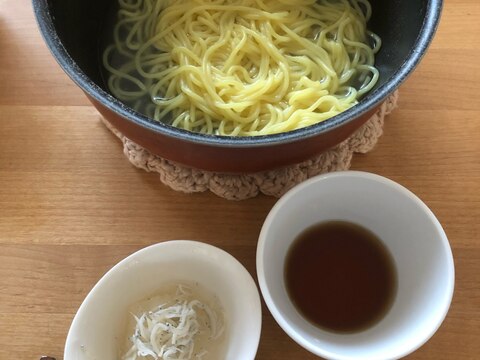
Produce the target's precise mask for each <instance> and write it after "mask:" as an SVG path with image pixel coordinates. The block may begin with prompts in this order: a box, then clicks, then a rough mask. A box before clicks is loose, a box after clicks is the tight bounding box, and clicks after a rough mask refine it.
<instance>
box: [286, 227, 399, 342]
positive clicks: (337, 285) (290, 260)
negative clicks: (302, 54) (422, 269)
mask: <svg viewBox="0 0 480 360" xmlns="http://www.w3.org/2000/svg"><path fill="white" fill-rule="evenodd" d="M285 284H286V288H287V292H288V294H289V296H290V298H291V300H292V302H293V304H294V305H295V307H296V308H297V310H298V311H299V312H300V313H301V314H302V315H303V316H304V317H305V318H306V319H307V320H308V321H310V322H311V323H312V324H314V325H316V326H317V327H319V328H322V329H324V330H328V331H333V332H337V333H353V332H358V331H362V330H365V329H367V328H369V327H371V326H372V325H374V324H375V323H377V322H378V321H380V320H381V319H382V318H383V317H384V316H385V315H386V313H387V312H388V310H389V309H390V307H391V305H392V303H393V299H394V297H395V294H396V290H397V274H396V269H395V265H394V263H393V258H392V256H391V255H390V253H389V252H388V250H387V248H386V247H385V246H384V245H383V243H382V242H381V240H380V239H379V238H378V237H377V236H376V235H375V234H373V233H372V232H371V231H369V230H367V229H365V228H363V227H361V226H359V225H356V224H353V223H350V222H345V221H328V222H323V223H320V224H317V225H314V226H312V227H310V228H308V229H307V230H305V231H304V232H303V233H301V234H300V235H299V236H298V237H297V239H295V241H294V242H293V244H292V245H291V246H290V249H289V251H288V254H287V258H286V262H285Z"/></svg>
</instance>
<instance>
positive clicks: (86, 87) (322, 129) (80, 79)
mask: <svg viewBox="0 0 480 360" xmlns="http://www.w3.org/2000/svg"><path fill="white" fill-rule="evenodd" d="M32 3H33V9H34V13H35V17H36V20H37V24H38V26H39V28H40V30H41V31H40V32H41V34H42V36H43V38H44V40H45V42H46V44H47V46H48V48H49V50H50V52H51V53H52V55H53V56H54V58H55V59H56V61H57V63H58V64H59V65H60V67H61V68H62V69H63V70H64V71H65V73H67V75H68V76H69V77H70V78H71V79H72V80H73V81H74V82H75V83H76V84H77V85H78V86H79V87H80V88H81V89H82V90H83V91H84V92H85V93H87V94H88V95H89V96H91V97H92V98H93V99H94V100H95V101H97V102H99V103H100V104H102V105H103V106H105V107H106V108H108V109H109V110H110V111H112V112H114V113H116V114H119V115H120V116H121V117H123V118H124V119H126V120H127V121H129V122H131V123H134V124H136V125H139V126H140V127H142V128H144V129H146V130H148V131H151V132H154V133H156V134H159V135H163V136H168V137H170V138H179V139H181V140H183V141H187V142H190V143H196V144H201V145H210V146H216V147H240V148H241V147H263V146H270V145H276V144H285V143H291V142H296V141H299V140H303V139H305V138H311V137H314V136H317V135H318V134H320V133H327V132H329V131H331V130H334V129H336V128H338V127H340V126H343V125H344V124H346V123H349V122H351V121H353V120H354V119H356V118H358V117H361V116H363V115H365V114H367V113H368V112H369V111H371V110H372V109H374V108H375V107H376V106H378V105H379V104H380V103H381V102H383V101H384V100H385V99H386V98H387V96H388V95H389V94H391V93H392V92H393V91H395V89H397V88H398V87H399V86H400V85H401V84H402V83H403V82H404V81H405V79H406V78H407V77H408V76H409V75H410V74H411V73H412V71H413V70H414V69H415V68H416V66H417V65H418V63H419V62H420V60H421V59H422V58H423V56H424V55H425V53H426V50H427V48H428V46H429V45H430V43H431V41H432V39H433V37H434V35H435V32H436V30H437V27H438V24H439V22H440V16H441V12H442V7H443V0H428V4H427V8H426V15H425V18H424V21H423V24H422V27H421V29H420V32H419V34H420V35H419V36H418V37H417V39H416V41H415V44H414V47H413V50H411V51H410V53H409V55H408V57H407V60H406V61H405V62H404V63H403V64H402V65H401V66H400V67H399V68H398V69H397V71H396V72H395V73H394V74H393V75H392V76H391V77H390V78H389V79H388V80H387V81H386V82H385V83H384V84H383V85H382V86H380V87H379V88H378V89H375V90H373V91H371V92H369V93H368V94H367V96H366V97H365V98H364V99H362V100H361V101H360V103H359V104H357V105H355V106H353V107H351V108H350V109H348V110H346V111H344V112H342V113H340V114H338V115H336V116H334V117H331V118H329V119H327V120H325V121H323V122H320V123H318V124H314V125H310V126H307V127H304V128H301V129H297V130H292V131H288V132H284V133H279V134H271V135H261V136H245V137H232V136H222V135H210V134H200V133H195V132H191V131H187V130H184V129H180V128H176V127H173V126H170V125H167V124H164V123H161V122H157V121H154V120H152V119H150V118H148V117H146V116H145V115H143V114H140V113H138V112H136V111H135V110H133V109H131V108H130V107H128V106H126V105H125V104H123V103H122V102H121V101H120V100H118V99H117V98H115V97H114V96H113V95H111V94H110V93H108V92H107V91H105V90H103V89H102V88H101V87H100V86H99V85H97V84H96V83H94V82H93V81H92V80H90V79H89V78H88V76H87V75H86V74H85V73H84V72H83V71H82V70H81V69H80V67H79V66H78V65H77V63H76V62H75V61H74V59H73V58H71V57H70V55H69V53H68V52H67V50H66V48H65V47H64V46H63V44H62V42H61V40H60V38H59V37H58V35H57V33H56V31H55V27H54V25H53V20H52V17H51V14H50V10H49V0H32Z"/></svg>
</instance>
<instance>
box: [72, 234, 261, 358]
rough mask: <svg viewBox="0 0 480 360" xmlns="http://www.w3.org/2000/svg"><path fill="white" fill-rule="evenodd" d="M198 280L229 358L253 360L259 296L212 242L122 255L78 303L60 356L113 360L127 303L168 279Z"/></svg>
mask: <svg viewBox="0 0 480 360" xmlns="http://www.w3.org/2000/svg"><path fill="white" fill-rule="evenodd" d="M177 281H178V282H182V281H187V282H198V284H199V286H201V287H202V288H204V289H205V290H207V291H208V292H210V293H212V294H215V295H216V296H217V297H218V300H219V302H220V304H221V306H222V308H223V311H224V317H225V321H226V327H227V328H226V333H225V334H226V336H227V339H226V355H225V359H229V360H253V359H254V358H255V354H256V352H257V348H258V343H259V340H260V331H261V320H262V316H261V303H260V296H259V293H258V290H257V287H256V285H255V282H254V281H253V279H252V277H251V276H250V274H249V273H248V271H247V270H246V269H245V268H244V267H243V266H242V265H241V264H240V262H238V261H237V260H236V259H235V258H234V257H233V256H231V255H230V254H228V253H227V252H225V251H223V250H221V249H219V248H216V247H214V246H211V245H208V244H205V243H201V242H196V241H188V240H176V241H167V242H162V243H159V244H156V245H152V246H149V247H147V248H144V249H142V250H139V251H138V252H136V253H134V254H132V255H130V256H128V257H127V258H125V259H124V260H122V261H121V262H119V263H118V264H117V265H115V266H114V267H113V268H112V269H111V270H110V271H108V272H107V273H106V274H105V275H104V276H103V277H102V278H101V279H100V280H99V282H98V283H97V284H96V285H95V286H94V287H93V289H92V290H91V291H90V293H89V294H88V295H87V297H86V298H85V300H84V302H83V303H82V305H81V306H80V308H79V310H78V312H77V314H76V315H75V318H74V319H73V322H72V325H71V327H70V331H69V332H68V336H67V341H66V345H65V352H64V360H118V359H119V348H121V347H122V346H123V344H124V342H125V341H126V336H128V335H127V334H126V332H125V330H126V329H125V321H126V317H129V316H131V314H130V313H129V312H128V308H129V306H131V305H132V304H134V303H136V302H138V301H141V300H144V299H145V298H146V297H148V296H150V295H152V294H154V293H155V292H156V290H157V289H159V288H161V287H162V285H164V284H166V283H168V284H171V283H172V282H177Z"/></svg>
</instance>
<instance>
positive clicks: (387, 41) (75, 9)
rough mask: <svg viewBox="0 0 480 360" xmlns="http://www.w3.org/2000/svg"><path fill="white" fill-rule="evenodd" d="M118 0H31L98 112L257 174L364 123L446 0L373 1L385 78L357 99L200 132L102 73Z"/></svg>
mask: <svg viewBox="0 0 480 360" xmlns="http://www.w3.org/2000/svg"><path fill="white" fill-rule="evenodd" d="M116 1H117V0H33V6H34V9H35V14H36V17H37V21H38V24H39V27H40V30H41V32H42V34H43V37H44V38H45V41H46V42H47V45H48V46H49V48H50V50H51V52H52V54H53V55H54V57H55V58H56V59H57V61H58V63H59V64H60V66H61V67H62V68H63V69H64V71H65V72H66V73H67V74H68V75H69V76H70V77H71V78H72V79H73V81H75V82H76V83H77V84H78V86H80V87H81V88H82V89H83V91H84V92H85V93H86V94H87V96H88V97H89V99H90V100H91V101H92V103H93V105H95V107H96V108H97V109H98V111H99V112H100V113H101V114H102V115H103V116H104V117H105V118H106V119H107V120H108V121H110V122H111V123H112V124H113V125H114V126H115V127H116V128H117V129H119V130H120V131H121V132H122V133H123V134H124V135H125V136H127V137H128V138H129V139H131V140H133V141H134V142H136V143H138V144H140V145H142V146H143V147H145V148H146V149H148V150H149V151H150V152H152V153H153V154H157V155H160V156H162V157H164V158H167V159H170V160H174V161H177V162H179V163H182V164H185V165H188V166H191V167H195V168H199V169H205V170H212V171H220V172H237V173H238V172H252V171H259V170H266V169H271V168H275V167H280V166H283V165H287V164H291V163H295V162H299V161H302V160H305V159H306V158H308V157H311V156H313V155H315V154H317V153H320V152H321V151H323V150H326V149H328V148H330V147H332V146H334V145H336V144H338V143H340V142H341V141H343V140H344V139H346V138H347V137H348V136H349V135H351V134H352V133H353V132H354V131H355V130H356V129H357V128H359V127H360V126H361V125H362V124H363V123H364V122H365V121H366V120H367V119H368V118H369V117H370V116H371V115H372V114H373V113H374V112H375V110H376V109H377V108H378V106H379V105H380V104H381V103H382V101H384V100H385V98H386V97H387V96H388V95H389V94H391V93H392V92H393V91H394V90H395V89H396V88H397V87H398V86H399V85H400V84H401V83H402V82H403V81H404V80H405V78H406V77H407V76H408V75H409V74H410V73H411V72H412V70H413V69H414V68H415V66H416V65H417V64H418V62H419V61H420V59H421V58H422V56H423V54H424V53H425V51H426V49H427V46H428V45H429V44H430V42H431V40H432V38H433V35H434V33H435V30H436V28H437V25H438V22H439V18H440V12H441V8H442V0H388V1H386V0H370V3H371V4H372V8H373V15H372V19H371V20H370V22H369V24H368V27H369V29H370V30H372V31H373V32H375V33H377V34H378V35H379V36H380V37H381V38H382V48H381V50H380V52H379V53H378V54H377V56H376V66H377V68H378V69H379V71H380V79H379V81H378V83H377V85H376V86H375V88H374V89H373V90H372V91H371V92H370V93H369V94H368V95H367V96H366V97H364V98H363V99H362V100H361V101H360V103H359V104H358V105H356V106H354V107H352V108H350V109H349V110H347V111H345V112H343V113H341V114H340V115H337V116H335V117H333V118H331V119H329V120H326V121H324V122H321V123H319V124H316V125H312V126H309V127H306V128H303V129H299V130H294V131H290V132H287V133H281V134H276V135H266V136H257V137H226V136H215V135H202V134H197V133H192V132H189V131H185V130H181V129H177V128H174V127H171V126H169V125H165V124H162V123H158V122H155V121H153V120H150V119H149V118H147V117H145V116H144V115H142V114H140V113H138V112H135V111H134V110H132V109H130V108H129V107H127V106H125V105H124V104H122V103H121V102H120V101H119V100H117V99H116V98H115V97H113V96H112V95H111V94H110V93H109V91H108V89H107V87H106V86H105V83H104V81H103V78H102V74H101V73H102V69H101V66H102V65H101V60H100V59H101V53H102V51H103V47H102V43H101V39H102V38H103V37H104V32H105V23H106V22H107V18H108V16H107V14H108V13H109V9H110V7H111V6H113V5H115V3H116Z"/></svg>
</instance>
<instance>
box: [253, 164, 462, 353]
mask: <svg viewBox="0 0 480 360" xmlns="http://www.w3.org/2000/svg"><path fill="white" fill-rule="evenodd" d="M328 220H345V221H350V222H354V223H357V224H360V225H362V226H364V227H366V228H367V229H370V230H371V231H373V232H374V233H375V234H376V235H377V236H378V237H379V238H380V239H381V240H382V241H383V242H384V244H385V245H386V247H387V248H388V250H389V251H390V253H391V254H392V256H393V259H394V262H395V266H396V268H397V276H398V289H397V295H396V298H395V300H394V303H393V305H392V308H391V309H390V311H389V312H388V313H387V315H386V316H385V317H384V318H383V319H382V320H381V321H380V322H379V323H377V324H376V325H375V326H373V327H371V328H369V329H367V330H365V331H362V332H358V333H355V334H343V335H342V334H335V333H331V332H328V331H324V330H320V329H319V328H317V327H315V326H313V325H312V324H311V323H309V322H308V321H306V320H305V319H304V318H303V317H302V316H301V315H300V313H299V312H298V311H297V310H296V308H295V307H294V306H293V304H292V302H291V301H290V299H289V296H288V294H287V292H286V288H285V284H284V262H285V255H286V254H287V251H288V249H289V247H290V245H291V243H292V241H293V240H294V239H295V238H296V237H297V235H298V234H299V233H301V232H302V231H303V230H304V229H306V228H308V227H310V226H311V225H313V224H316V223H319V222H322V221H328ZM257 273H258V280H259V284H260V289H261V291H262V294H263V297H264V299H265V302H266V304H267V306H268V308H269V310H270V312H271V313H272V315H273V317H274V318H275V320H276V321H277V322H278V324H279V325H280V326H281V327H282V328H283V330H284V331H285V332H286V333H287V334H288V335H289V336H290V337H291V338H292V339H293V340H295V341H296V342H297V343H298V344H300V345H301V346H303V347H304V348H305V349H307V350H309V351H310V352H312V353H314V354H317V355H319V356H322V357H324V358H327V359H340V360H347V359H348V360H353V359H355V360H359V359H363V360H385V359H398V358H400V357H403V356H405V355H407V354H408V353H410V352H412V351H414V350H415V349H417V348H418V347H420V346H421V345H422V344H423V343H425V342H426V341H427V340H428V339H429V338H430V337H431V336H432V335H433V334H434V333H435V331H436V330H437V329H438V327H439V326H440V324H441V323H442V321H443V319H444V318H445V316H446V314H447V311H448V308H449V306H450V302H451V299H452V295H453V288H454V265H453V258H452V253H451V250H450V246H449V243H448V240H447V237H446V235H445V233H444V231H443V229H442V227H441V225H440V223H439V222H438V220H437V219H436V218H435V216H434V214H433V213H432V212H431V211H430V209H429V208H428V207H427V206H426V205H425V204H424V203H423V202H422V201H421V200H420V199H419V198H418V197H416V196H415V195H414V194H413V193H411V192H410V191H409V190H407V189H406V188H404V187H402V186H401V185H399V184H397V183H395V182H393V181H391V180H388V179H386V178H384V177H381V176H378V175H374V174H369V173H363V172H355V171H346V172H338V173H331V174H327V175H322V176H318V177H316V178H313V179H310V180H308V181H306V182H304V183H302V184H300V185H299V186H296V187H295V188H293V189H292V190H290V191H289V192H288V193H287V194H286V195H285V196H284V197H282V198H281V199H280V200H279V201H278V202H277V204H276V205H275V206H274V207H273V209H272V210H271V212H270V213H269V215H268V217H267V219H266V220H265V223H264V225H263V228H262V231H261V234H260V239H259V243H258V248H257ZM318 285H320V286H321V284H318ZM305 286H311V284H305ZM325 296H328V294H325Z"/></svg>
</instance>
